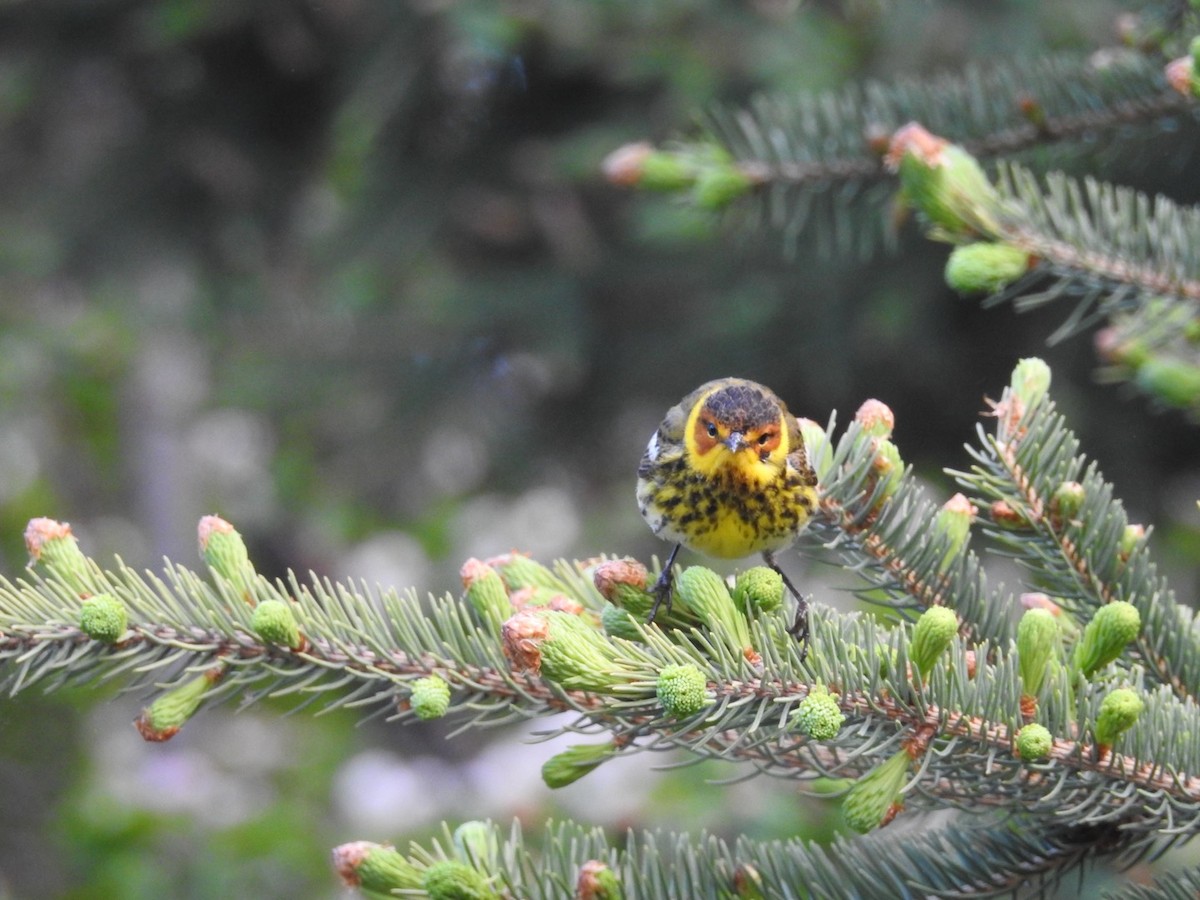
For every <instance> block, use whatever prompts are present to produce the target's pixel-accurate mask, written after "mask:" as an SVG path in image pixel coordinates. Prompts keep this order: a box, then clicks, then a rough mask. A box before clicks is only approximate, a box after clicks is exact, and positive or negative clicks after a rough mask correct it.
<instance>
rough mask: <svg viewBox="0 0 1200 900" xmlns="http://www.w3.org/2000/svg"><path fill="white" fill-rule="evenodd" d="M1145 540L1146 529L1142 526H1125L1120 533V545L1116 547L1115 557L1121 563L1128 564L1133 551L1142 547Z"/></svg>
mask: <svg viewBox="0 0 1200 900" xmlns="http://www.w3.org/2000/svg"><path fill="white" fill-rule="evenodd" d="M1145 539H1146V529H1145V527H1144V526H1142V525H1126V526H1125V530H1124V531H1123V532H1121V543H1120V544H1119V545H1118V546H1117V557H1118V558H1119V559H1120V560H1121V561H1122V562H1128V561H1129V557H1130V556H1132V555H1133V551H1135V550H1137V548H1138V547H1140V546H1141V545H1142V541H1144V540H1145Z"/></svg>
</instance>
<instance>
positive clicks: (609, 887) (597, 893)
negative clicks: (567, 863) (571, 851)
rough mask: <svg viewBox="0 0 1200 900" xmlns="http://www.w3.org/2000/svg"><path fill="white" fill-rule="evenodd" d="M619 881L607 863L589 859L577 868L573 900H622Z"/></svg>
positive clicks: (622, 893)
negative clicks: (577, 876) (577, 873)
mask: <svg viewBox="0 0 1200 900" xmlns="http://www.w3.org/2000/svg"><path fill="white" fill-rule="evenodd" d="M624 896H625V894H624V892H623V891H622V890H621V881H620V879H618V878H617V873H616V872H614V871H613V870H612V868H611V867H610V866H609V865H608V863H605V862H601V861H600V860H598V859H589V860H588V861H587V862H585V863H584V864H583V865H582V866H580V867H579V880H578V881H576V882H575V900H623V898H624Z"/></svg>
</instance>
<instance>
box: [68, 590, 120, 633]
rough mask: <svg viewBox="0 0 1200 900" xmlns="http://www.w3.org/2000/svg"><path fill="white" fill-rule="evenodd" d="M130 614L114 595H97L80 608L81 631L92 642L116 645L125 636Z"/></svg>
mask: <svg viewBox="0 0 1200 900" xmlns="http://www.w3.org/2000/svg"><path fill="white" fill-rule="evenodd" d="M128 623H129V614H128V613H127V612H126V611H125V604H124V603H122V602H121V601H120V600H118V599H117V598H116V597H114V596H113V595H112V594H96V595H95V596H93V597H88V598H87V599H86V600H84V601H83V605H82V606H81V607H80V608H79V630H80V631H82V632H83V633H84V634H86V635H87V636H88V637H90V638H91V639H92V640H95V641H101V642H103V643H105V644H115V643H116V642H117V641H119V640H120V639H121V637H122V636H123V635H124V634H125V627H126V625H128Z"/></svg>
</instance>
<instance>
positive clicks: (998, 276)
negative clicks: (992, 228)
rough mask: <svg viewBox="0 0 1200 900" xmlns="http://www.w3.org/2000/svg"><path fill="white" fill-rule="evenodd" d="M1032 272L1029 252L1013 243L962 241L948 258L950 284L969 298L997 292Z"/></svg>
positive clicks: (947, 277)
mask: <svg viewBox="0 0 1200 900" xmlns="http://www.w3.org/2000/svg"><path fill="white" fill-rule="evenodd" d="M1028 271H1029V254H1028V253H1027V252H1026V251H1024V250H1022V249H1020V248H1019V247H1013V246H1011V245H1009V244H992V243H988V242H986V241H979V242H976V243H973V244H960V245H959V246H957V247H955V248H954V249H953V250H952V251H950V258H949V259H948V260H946V273H945V274H946V284H947V285H949V287H950V289H951V290H953V291H956V292H957V293H959V294H962V295H963V296H967V297H975V296H979V295H986V294H996V293H999V292H1000V291H1002V290H1004V289H1005V288H1006V287H1008V286H1009V285H1010V284H1012V283H1013V282H1014V281H1016V280H1017V279H1018V278H1020V277H1021V276H1022V275H1024V274H1025V273H1026V272H1028Z"/></svg>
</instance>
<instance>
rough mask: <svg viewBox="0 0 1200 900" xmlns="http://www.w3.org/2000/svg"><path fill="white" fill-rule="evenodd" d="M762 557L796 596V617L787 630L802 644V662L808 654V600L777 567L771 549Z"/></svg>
mask: <svg viewBox="0 0 1200 900" xmlns="http://www.w3.org/2000/svg"><path fill="white" fill-rule="evenodd" d="M762 558H763V562H765V563H766V564H767V565H768V566H769V567H770V568H771V569H772V570H773V571H774V572H775V573H776V574H777V575H778V576H779V577H780V578H782V579H783V586H784V587H786V588H787V589H788V590H789V591H790V592H791V594H792V596H793V597H795V598H796V619H795V621H793V622H792V624H791V625H790V626H789V627H788V630H787V631H788V634H790V635H791V636H792V637H794V638H795V639H796V640H798V641H799V642H800V643H801V644H802V645H803V646H802V647H801V648H800V661H801V662H803V661H804V659H805V657H807V656H808V601H807V600H805V599H804V597H803V596H801V594H800V592H799V591H798V590H796V586H795V585H794V584H792V582H791V580H790V579H789V578H788V577H787V575H786V574H785V573H784V571H783V569H781V568H779V565H778V563H776V562H775V555H774V554H773V553H771V551H769V550H768V551H766V552H764V553H763V555H762Z"/></svg>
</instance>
